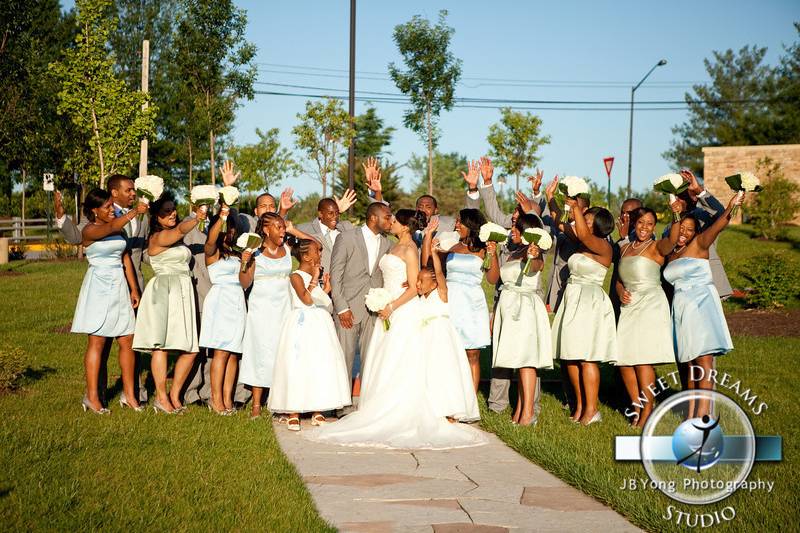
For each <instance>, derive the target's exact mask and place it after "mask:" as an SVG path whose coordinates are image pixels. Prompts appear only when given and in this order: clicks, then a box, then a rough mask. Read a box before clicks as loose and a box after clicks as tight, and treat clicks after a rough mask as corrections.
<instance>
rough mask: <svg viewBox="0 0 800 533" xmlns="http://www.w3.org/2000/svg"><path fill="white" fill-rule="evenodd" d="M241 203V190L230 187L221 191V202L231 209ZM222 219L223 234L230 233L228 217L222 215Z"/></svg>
mask: <svg viewBox="0 0 800 533" xmlns="http://www.w3.org/2000/svg"><path fill="white" fill-rule="evenodd" d="M238 201H239V189H237V188H236V187H232V186H230V185H228V186H227V187H223V188H221V189H220V190H219V202H220V203H221V204H225V205H227V206H228V207H231V206H232V205H233V204H235V203H236V202H238ZM220 216H221V217H222V232H223V233H225V232H226V231H228V215H220Z"/></svg>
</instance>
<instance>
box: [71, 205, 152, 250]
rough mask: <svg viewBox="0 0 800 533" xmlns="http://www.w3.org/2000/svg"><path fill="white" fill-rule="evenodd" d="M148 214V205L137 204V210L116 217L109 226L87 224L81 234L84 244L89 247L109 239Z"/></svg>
mask: <svg viewBox="0 0 800 533" xmlns="http://www.w3.org/2000/svg"><path fill="white" fill-rule="evenodd" d="M145 213H147V205H145V204H143V203H138V204H136V209H131V210H130V211H128V212H127V213H126V214H125V215H123V216H121V217H116V218H115V219H114V220H112V221H111V222H109V223H107V224H86V226H84V227H83V231H82V232H81V237H82V241H81V242H82V244H83V245H84V246H88V245H90V244H92V243H93V242H95V241H99V240H100V239H103V238H105V237H108V236H109V235H111V234H112V233H119V232H120V231H122V228H124V227H125V226H126V225H127V224H128V223H129V222H130V221H131V220H133V219H134V218H136V217H137V216H138V215H143V214H145Z"/></svg>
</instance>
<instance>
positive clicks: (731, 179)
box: [725, 172, 764, 218]
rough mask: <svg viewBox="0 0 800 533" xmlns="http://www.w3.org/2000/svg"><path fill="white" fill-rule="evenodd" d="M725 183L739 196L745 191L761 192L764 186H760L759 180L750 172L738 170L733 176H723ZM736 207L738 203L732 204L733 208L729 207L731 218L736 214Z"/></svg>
mask: <svg viewBox="0 0 800 533" xmlns="http://www.w3.org/2000/svg"><path fill="white" fill-rule="evenodd" d="M725 183H727V184H728V187H730V188H731V190H732V191H736V193H737V194H739V196H740V197H741V196H742V195H744V193H746V192H761V191H763V190H764V187H762V186H761V180H760V179H758V177H757V176H756V175H755V174H753V173H752V172H739V173H738V174H734V175H733V176H728V177H727V178H725ZM738 207H739V206H738V205H734V206H733V209H731V218H732V217H733V216H734V215H735V214H736V210H737V209H738Z"/></svg>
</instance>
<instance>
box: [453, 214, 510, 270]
mask: <svg viewBox="0 0 800 533" xmlns="http://www.w3.org/2000/svg"><path fill="white" fill-rule="evenodd" d="M478 238H479V239H480V240H481V241H483V242H484V243H487V242H506V240H507V239H508V230H507V229H506V228H504V227H503V226H500V225H499V224H495V223H494V222H487V223H486V224H484V225H483V226H481V229H480V231H479V232H478ZM440 242H441V241H440ZM490 266H492V256H490V255H489V254H488V253H487V254H486V258H485V259H484V260H483V269H484V270H488V269H489V267H490Z"/></svg>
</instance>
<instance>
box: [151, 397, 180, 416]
mask: <svg viewBox="0 0 800 533" xmlns="http://www.w3.org/2000/svg"><path fill="white" fill-rule="evenodd" d="M153 411H155V412H156V414H158V412H159V411H161V412H162V413H166V414H168V415H174V414H177V410H176V409H173V410H172V411H167V410H166V409H164V406H163V405H161V402H159V401H158V400H154V401H153Z"/></svg>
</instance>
